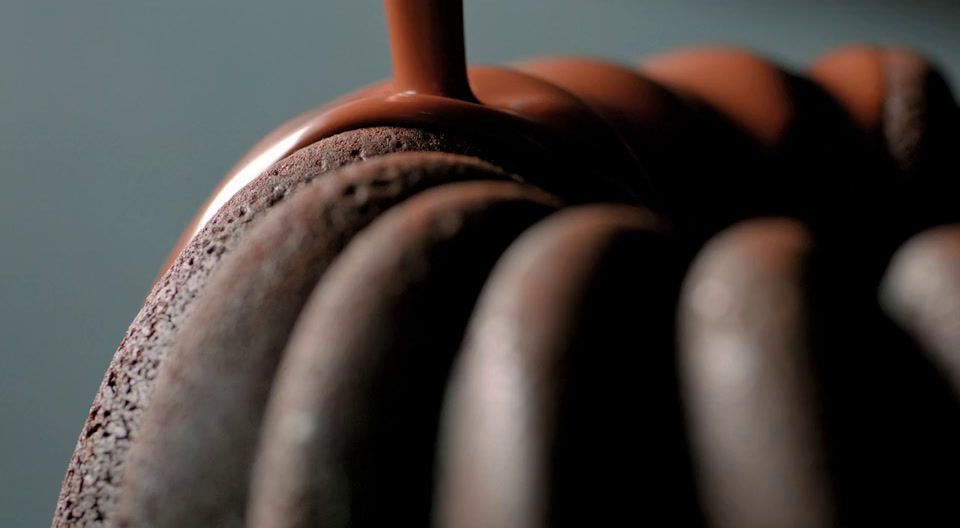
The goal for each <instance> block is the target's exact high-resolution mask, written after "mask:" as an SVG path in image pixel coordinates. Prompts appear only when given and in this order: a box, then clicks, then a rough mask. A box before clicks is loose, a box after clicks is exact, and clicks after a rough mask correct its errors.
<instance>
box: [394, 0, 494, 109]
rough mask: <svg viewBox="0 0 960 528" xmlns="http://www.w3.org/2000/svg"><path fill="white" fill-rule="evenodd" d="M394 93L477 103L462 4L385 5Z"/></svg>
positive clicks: (441, 0) (455, 0)
mask: <svg viewBox="0 0 960 528" xmlns="http://www.w3.org/2000/svg"><path fill="white" fill-rule="evenodd" d="M383 4H384V8H385V9H386V12H387V29H388V30H389V32H390V49H391V52H392V54H393V86H394V89H395V90H396V91H397V92H400V93H404V92H408V93H417V94H421V95H439V96H443V97H450V98H454V99H462V100H465V101H471V102H476V101H477V99H476V97H475V96H474V95H473V92H472V91H471V90H470V83H469V81H468V80H467V59H466V50H465V46H464V38H463V2H462V1H461V0H384V3H383Z"/></svg>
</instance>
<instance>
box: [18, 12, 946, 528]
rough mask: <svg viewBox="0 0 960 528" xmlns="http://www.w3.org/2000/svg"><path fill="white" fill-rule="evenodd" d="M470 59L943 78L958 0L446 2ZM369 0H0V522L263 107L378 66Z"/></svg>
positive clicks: (249, 138)
mask: <svg viewBox="0 0 960 528" xmlns="http://www.w3.org/2000/svg"><path fill="white" fill-rule="evenodd" d="M466 12H467V15H466V17H467V32H468V54H469V58H470V61H471V62H481V63H495V62H503V61H510V60H513V59H518V58H522V57H527V56H531V55H538V54H551V53H564V52H572V53H578V54H590V55H597V56H602V57H607V58H611V59H619V60H623V61H630V60H635V59H637V58H640V57H642V56H644V55H647V54H652V53H656V52H658V51H660V50H664V49H667V48H672V47H677V46H684V45H691V44H697V43H711V42H727V43H737V44H742V45H745V46H749V47H752V48H755V49H757V50H760V51H762V52H763V53H766V54H767V55H769V56H771V57H773V58H775V59H777V60H780V61H782V62H783V63H784V64H786V65H788V66H790V67H793V68H802V67H803V66H804V64H806V63H807V62H808V61H809V60H810V59H811V58H813V57H815V56H816V55H817V54H819V53H821V52H823V51H825V50H828V49H829V48H831V47H833V46H837V45H839V44H841V43H847V42H858V41H877V42H884V43H900V44H907V45H910V46H913V47H915V48H919V49H921V50H923V51H925V52H926V53H928V54H929V55H930V56H932V57H933V58H935V59H937V60H938V61H939V62H940V63H941V64H942V65H943V67H944V68H945V70H946V72H947V74H948V76H950V77H952V78H953V79H958V78H960V2H955V1H953V2H951V1H942V2H930V1H912V2H907V1H872V2H867V1H862V2H853V1H846V2H839V1H832V2H819V3H818V2H810V1H803V2H801V1H793V2H787V1H777V0H756V1H719V2H718V1H711V2H705V1H704V2H695V1H690V0H684V1H680V0H671V1H670V2H652V1H640V0H591V1H588V0H466ZM389 68H390V66H389V55H388V50H387V47H386V34H385V30H384V24H383V18H382V12H381V3H380V2H379V1H378V0H272V1H270V2H267V1H262V0H261V1H252V0H162V1H160V0H157V1H148V0H85V1H82V2H78V1H75V0H0V257H2V258H0V360H2V365H0V526H4V527H17V526H43V525H46V524H48V523H49V520H50V518H51V516H52V512H53V508H54V504H55V501H56V497H57V494H58V491H59V488H60V481H61V479H62V477H63V472H64V471H65V468H66V466H67V461H68V459H69V456H70V453H71V451H72V449H73V445H74V443H75V441H76V438H77V435H78V434H79V431H80V428H81V426H82V424H83V421H84V418H85V415H86V412H87V410H88V408H89V405H90V402H91V400H92V399H93V395H94V393H95V391H96V389H97V387H98V385H99V383H100V378H101V376H102V374H103V372H104V370H105V369H106V367H107V364H108V362H109V360H110V357H111V356H112V354H113V351H114V349H115V347H116V345H117V344H118V342H119V341H120V339H121V338H122V336H123V334H124V332H125V330H126V327H127V325H128V324H129V322H130V321H131V320H132V319H133V317H134V315H135V314H136V311H137V310H138V308H139V307H140V304H141V302H142V300H143V297H144V296H145V295H146V293H147V291H148V288H149V286H150V283H151V281H152V280H153V278H154V276H155V274H156V273H157V271H158V268H159V266H160V264H161V262H163V260H164V258H165V256H166V253H167V252H168V251H169V249H170V247H171V246H172V244H173V243H174V241H175V240H176V238H177V236H178V234H179V233H180V231H181V229H182V228H183V227H184V226H185V225H186V223H187V222H188V220H189V219H190V217H191V216H192V214H193V213H194V212H195V210H196V209H197V207H198V206H199V205H200V204H201V203H202V202H203V200H204V198H205V197H206V195H207V194H208V193H209V191H210V190H211V189H212V188H213V187H214V186H215V185H216V183H217V181H218V180H219V179H220V178H221V177H222V176H223V174H224V173H226V171H227V170H228V169H229V168H230V167H231V165H232V164H233V163H234V162H235V161H236V160H237V159H239V158H240V156H241V155H242V154H243V153H244V151H245V150H246V149H247V148H248V147H250V146H251V145H252V144H253V143H254V142H256V141H257V140H258V139H259V138H260V137H261V136H263V135H264V134H266V133H267V132H268V131H270V130H271V129H272V128H273V127H275V126H276V125H278V124H279V123H281V122H282V121H284V120H286V119H288V118H290V117H292V116H294V115H296V114H298V113H301V112H303V111H305V110H307V109H309V108H311V107H314V106H317V105H319V104H320V103H323V102H325V101H327V100H329V99H331V98H333V97H335V96H337V95H340V94H342V93H344V92H347V91H350V90H351V89H353V88H356V87H358V86H360V85H362V84H365V83H368V82H371V81H374V80H377V79H379V78H382V77H384V76H387V75H388V74H389V71H390V70H389Z"/></svg>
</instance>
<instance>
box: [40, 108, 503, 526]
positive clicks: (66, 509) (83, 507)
mask: <svg viewBox="0 0 960 528" xmlns="http://www.w3.org/2000/svg"><path fill="white" fill-rule="evenodd" d="M404 151H414V152H416V151H428V152H448V153H458V154H467V155H479V156H481V157H488V156H487V155H486V153H485V152H483V149H482V147H479V146H477V145H476V143H472V142H467V141H464V140H461V139H458V138H454V137H451V136H447V135H444V134H439V133H433V132H428V131H424V130H417V129H406V128H394V127H378V128H369V129H361V130H356V131H351V132H346V133H343V134H339V135H336V136H333V137H330V138H327V139H324V140H322V141H320V142H317V143H315V144H313V145H311V146H309V147H306V148H304V149H301V150H300V151H298V152H296V153H294V154H293V155H291V156H289V157H287V158H285V159H284V160H281V161H280V162H278V163H276V164H275V165H274V166H273V167H271V168H270V169H268V170H267V171H266V172H265V173H263V174H262V175H260V176H259V177H258V178H257V179H255V180H254V181H253V182H252V183H251V184H249V185H248V186H247V187H245V188H244V189H243V190H241V191H240V192H239V193H238V194H237V195H235V196H234V197H233V198H232V199H231V200H230V201H229V202H228V203H227V204H226V205H225V206H224V207H223V208H222V209H221V210H220V211H219V212H218V213H217V215H216V216H215V217H214V218H213V219H212V220H211V221H210V222H209V223H208V224H207V225H206V226H205V227H204V228H203V229H202V230H201V231H200V232H199V233H198V234H197V235H196V236H195V237H194V238H193V239H192V240H191V241H190V242H189V243H188V245H187V246H186V247H185V248H184V250H183V251H182V252H181V254H180V255H179V257H177V259H176V260H175V262H174V263H173V265H172V266H171V268H170V269H168V270H167V271H166V272H165V273H164V274H163V276H162V277H161V278H160V279H159V280H158V281H157V282H156V283H155V284H154V286H153V289H152V290H151V292H150V294H149V295H148V297H147V299H146V301H145V303H144V306H143V308H141V310H140V312H139V313H138V314H137V316H136V318H135V319H134V321H133V323H132V324H131V325H130V327H129V329H128V330H127V333H126V335H125V336H124V338H123V340H122V341H121V343H120V345H119V347H118V349H117V351H116V353H115V355H114V357H113V360H112V361H111V363H110V366H109V368H108V369H107V372H106V374H105V376H104V378H103V381H102V382H101V385H100V389H99V390H98V392H97V394H96V397H95V399H94V401H93V405H92V406H91V409H90V412H89V415H88V418H87V421H86V423H85V425H84V427H83V430H82V431H81V433H80V438H79V440H78V441H77V445H76V448H75V450H74V453H73V455H72V457H71V459H70V464H69V467H68V470H67V474H66V476H65V478H64V481H63V485H62V488H61V492H60V497H59V499H58V501H57V508H56V512H55V514H54V518H53V526H55V527H61V526H63V527H66V526H93V527H96V526H104V525H105V524H107V523H108V522H109V520H110V516H111V514H112V513H113V510H114V507H115V504H116V501H117V497H118V489H119V485H120V481H121V477H122V475H123V471H124V463H125V460H126V455H127V452H128V451H129V449H130V447H131V445H133V443H134V442H135V441H136V440H137V432H138V427H139V423H140V419H141V416H142V415H143V412H144V409H145V408H146V407H147V406H148V405H149V403H150V401H151V398H152V395H153V389H154V382H155V379H156V377H157V373H158V370H159V368H160V365H161V364H162V363H163V360H164V358H166V356H167V355H168V353H169V351H170V349H171V346H172V345H173V343H174V338H175V336H176V334H177V332H178V330H179V328H180V327H181V326H182V325H183V323H184V322H185V321H187V320H188V318H189V316H190V314H191V313H192V311H193V310H192V309H193V305H194V301H195V300H196V299H197V298H198V297H200V295H201V293H202V292H203V291H204V289H205V286H206V284H207V281H208V279H209V277H210V276H211V274H212V273H213V270H214V269H215V268H216V267H217V265H218V263H219V262H220V261H221V259H222V258H223V256H224V255H226V254H228V253H229V252H230V251H232V250H233V249H235V248H236V247H237V246H238V245H240V243H241V241H242V240H243V238H244V236H245V234H246V233H247V232H248V231H249V229H250V228H251V227H252V226H253V225H254V224H256V223H257V221H258V219H259V217H260V216H261V213H263V212H264V211H266V210H268V209H271V208H272V207H273V206H274V205H276V204H277V203H279V202H281V201H283V200H284V199H286V198H287V197H288V196H289V195H291V194H292V193H294V192H295V191H296V190H298V189H299V188H301V187H302V186H303V185H304V184H306V183H307V182H309V181H311V180H313V179H315V178H317V177H318V176H321V175H323V174H324V173H326V172H328V171H332V170H335V169H338V168H341V167H344V166H347V165H350V164H353V163H357V162H360V161H364V160H369V159H371V158H376V157H378V156H383V155H385V154H390V153H394V152H404Z"/></svg>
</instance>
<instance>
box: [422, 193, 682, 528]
mask: <svg viewBox="0 0 960 528" xmlns="http://www.w3.org/2000/svg"><path fill="white" fill-rule="evenodd" d="M658 229H659V228H658V225H657V221H656V220H655V219H654V218H653V217H652V216H651V215H650V214H649V213H647V212H645V211H643V210H639V209H634V208H627V207H614V206H601V205H594V206H585V207H581V208H574V209H570V210H568V211H564V212H561V213H558V214H556V215H554V216H552V217H551V218H549V219H547V220H545V221H543V222H541V223H540V224H538V225H537V226H535V227H534V228H533V229H531V230H530V231H528V232H527V233H525V234H524V235H523V237H521V238H520V239H518V240H517V241H516V242H515V243H514V244H513V245H512V246H511V247H510V249H509V250H508V252H507V253H506V254H505V255H504V257H503V259H501V261H500V263H498V265H497V268H496V269H495V271H494V273H493V274H492V276H491V278H490V281H489V283H488V284H487V285H486V286H485V287H484V291H483V293H482V295H481V297H480V300H479V301H478V306H477V309H476V310H475V312H474V314H473V316H472V318H471V321H470V327H469V329H468V332H467V335H466V338H465V342H464V348H463V350H462V352H461V354H460V357H459V359H458V362H457V365H456V367H455V371H454V374H453V377H452V379H451V382H450V383H451V385H450V391H449V394H448V397H447V401H446V403H445V409H444V418H443V429H442V441H441V445H440V461H441V467H440V471H441V473H440V480H439V482H438V486H437V488H436V501H435V509H436V510H435V515H436V520H435V524H436V525H437V526H443V527H448V526H449V527H486V526H525V527H526V526H529V527H540V526H588V525H594V524H596V525H611V524H613V525H616V524H620V523H622V522H623V520H624V519H633V520H642V519H650V520H655V519H663V518H669V519H670V520H671V521H670V522H671V523H676V524H677V525H682V526H696V524H695V522H696V519H697V513H698V512H697V507H696V501H695V499H694V498H693V494H692V489H693V488H692V478H691V475H690V474H689V473H687V472H685V471H684V469H685V467H686V462H685V457H686V453H685V449H684V444H685V442H684V439H683V436H682V432H681V427H680V424H679V416H680V414H679V412H678V411H679V409H678V407H679V404H678V403H677V402H676V400H675V399H672V398H675V396H676V388H675V386H674V385H673V380H674V379H675V372H674V371H673V354H672V348H673V330H672V319H673V314H672V311H671V310H670V306H672V305H673V302H674V300H675V299H676V292H677V289H678V287H679V286H678V282H679V272H680V269H681V268H680V266H678V261H677V260H676V254H675V253H674V252H673V248H672V246H671V244H670V243H669V242H667V241H666V240H665V239H664V238H663V237H662V236H661V235H660V234H659V233H658V232H657V231H658ZM664 516H666V517H664Z"/></svg>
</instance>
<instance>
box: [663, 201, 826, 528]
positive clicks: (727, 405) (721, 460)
mask: <svg viewBox="0 0 960 528" xmlns="http://www.w3.org/2000/svg"><path fill="white" fill-rule="evenodd" d="M811 249H812V240H811V235H810V234H809V233H808V232H807V231H806V230H805V229H804V228H803V227H802V226H801V225H799V224H796V223H794V222H790V221H786V220H756V221H752V222H745V223H742V224H739V225H738V226H736V227H734V228H731V229H730V230H729V231H727V232H725V233H722V234H720V235H719V236H718V237H717V238H715V239H714V240H713V241H711V242H710V243H709V244H708V245H707V246H706V247H705V248H704V250H703V251H702V252H701V254H700V255H699V256H698V257H697V260H696V262H695V263H694V265H693V268H692V269H691V271H690V273H689V275H688V276H687V279H686V283H685V285H684V293H683V295H682V297H681V302H680V312H679V321H678V326H679V332H680V336H679V338H680V345H681V346H680V351H679V352H680V354H679V362H680V367H681V368H680V371H681V375H682V376H681V379H682V381H683V383H682V385H683V389H684V402H685V404H686V409H687V412H686V414H687V417H688V420H689V422H690V431H691V437H692V446H691V447H692V450H693V452H694V454H695V460H696V466H697V473H698V474H699V476H700V486H701V493H702V495H703V502H704V505H705V508H706V513H707V518H708V520H709V523H708V524H709V525H710V526H717V527H721V528H726V527H731V528H732V527H737V528H761V527H764V528H765V527H773V526H776V527H782V528H789V527H796V528H802V527H807V526H835V525H836V511H835V507H834V503H833V500H834V498H833V496H832V492H831V481H830V478H829V474H828V472H827V467H826V458H825V451H824V449H823V447H824V445H823V441H824V440H823V437H822V430H821V429H822V427H821V424H820V423H819V411H818V409H817V401H816V394H815V392H814V390H815V389H814V387H815V385H814V380H815V378H814V367H813V354H812V350H811V345H812V343H810V341H809V339H808V336H809V335H810V330H811V326H810V321H809V318H808V315H807V314H808V312H809V310H810V306H809V302H808V299H807V298H806V297H807V294H806V290H807V288H808V284H807V281H806V273H807V270H806V267H807V265H808V260H809V255H810V253H811Z"/></svg>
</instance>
